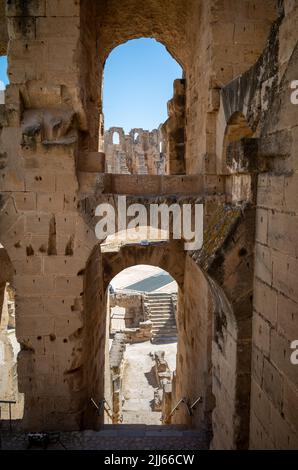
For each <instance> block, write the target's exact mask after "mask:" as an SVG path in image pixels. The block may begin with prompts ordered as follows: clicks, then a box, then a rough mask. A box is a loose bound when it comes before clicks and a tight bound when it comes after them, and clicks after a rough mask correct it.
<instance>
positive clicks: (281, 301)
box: [277, 294, 298, 341]
mask: <svg viewBox="0 0 298 470" xmlns="http://www.w3.org/2000/svg"><path fill="white" fill-rule="evenodd" d="M277 321H278V330H279V331H280V332H281V334H282V335H283V336H285V337H286V338H287V339H288V340H289V341H292V340H293V339H294V338H297V339H298V304H297V303H296V302H293V301H292V300H290V299H288V298H287V297H285V296H284V295H282V294H279V295H278V299H277Z"/></svg>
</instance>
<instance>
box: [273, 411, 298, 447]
mask: <svg viewBox="0 0 298 470" xmlns="http://www.w3.org/2000/svg"><path fill="white" fill-rule="evenodd" d="M270 434H271V435H272V437H273V441H274V444H275V447H276V448H277V449H297V446H298V434H297V433H295V432H294V431H293V429H292V428H291V427H290V425H289V424H288V423H287V422H286V420H285V419H284V418H283V417H282V416H281V414H280V412H279V411H277V410H276V408H274V407H272V410H271V428H270Z"/></svg>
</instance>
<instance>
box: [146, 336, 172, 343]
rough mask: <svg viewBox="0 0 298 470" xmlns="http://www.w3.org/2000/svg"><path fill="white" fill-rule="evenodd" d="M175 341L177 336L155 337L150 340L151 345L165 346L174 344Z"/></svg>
mask: <svg viewBox="0 0 298 470" xmlns="http://www.w3.org/2000/svg"><path fill="white" fill-rule="evenodd" d="M176 341H177V336H155V337H153V338H151V343H152V344H166V343H174V342H176Z"/></svg>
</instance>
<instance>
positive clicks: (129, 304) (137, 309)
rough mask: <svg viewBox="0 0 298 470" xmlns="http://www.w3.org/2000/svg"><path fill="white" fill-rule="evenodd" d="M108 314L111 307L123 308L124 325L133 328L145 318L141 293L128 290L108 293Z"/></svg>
mask: <svg viewBox="0 0 298 470" xmlns="http://www.w3.org/2000/svg"><path fill="white" fill-rule="evenodd" d="M109 306H110V314H111V309H112V308H113V307H122V308H125V314H124V321H125V327H127V328H135V327H137V326H138V325H139V323H140V321H144V320H145V312H144V308H143V295H142V294H132V293H130V292H116V293H114V294H110V295H109Z"/></svg>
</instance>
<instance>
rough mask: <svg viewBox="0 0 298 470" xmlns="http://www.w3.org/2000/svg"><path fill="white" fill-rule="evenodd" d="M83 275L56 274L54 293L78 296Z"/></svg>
mask: <svg viewBox="0 0 298 470" xmlns="http://www.w3.org/2000/svg"><path fill="white" fill-rule="evenodd" d="M82 278H83V276H80V277H78V276H76V277H74V276H56V279H55V293H56V294H57V295H66V296H69V295H73V296H79V295H80V293H81V292H83V279H82Z"/></svg>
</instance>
